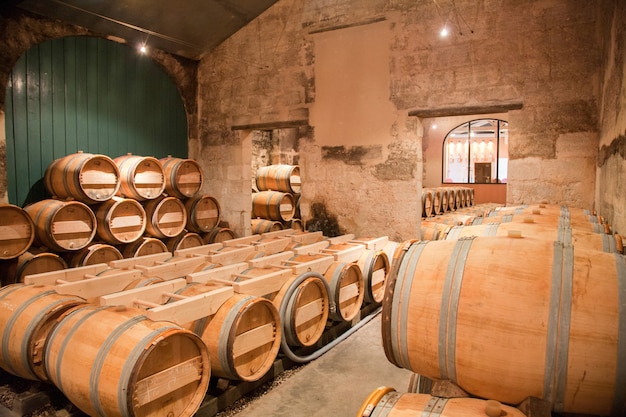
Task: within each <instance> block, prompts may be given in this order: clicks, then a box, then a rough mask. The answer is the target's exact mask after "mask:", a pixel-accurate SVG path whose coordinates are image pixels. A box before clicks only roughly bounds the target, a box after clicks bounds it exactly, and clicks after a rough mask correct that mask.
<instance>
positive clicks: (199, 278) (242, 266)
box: [186, 262, 249, 283]
mask: <svg viewBox="0 0 626 417" xmlns="http://www.w3.org/2000/svg"><path fill="white" fill-rule="evenodd" d="M248 268H249V265H248V264H247V263H245V262H239V263H236V264H231V265H224V266H220V267H217V268H212V269H207V270H205V271H200V272H194V273H191V274H187V277H186V278H187V282H199V283H205V282H209V281H214V280H230V277H231V275H233V274H238V273H240V272H241V271H243V270H246V269H248Z"/></svg>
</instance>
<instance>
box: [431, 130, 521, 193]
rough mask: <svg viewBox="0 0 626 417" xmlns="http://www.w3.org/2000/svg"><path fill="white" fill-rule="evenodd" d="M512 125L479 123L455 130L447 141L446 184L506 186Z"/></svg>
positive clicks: (444, 143) (444, 160)
mask: <svg viewBox="0 0 626 417" xmlns="http://www.w3.org/2000/svg"><path fill="white" fill-rule="evenodd" d="M508 162H509V123H508V122H506V121H504V120H499V119H478V120H472V121H470V122H466V123H463V124H462V125H460V126H457V127H455V128H454V129H452V130H451V131H450V132H449V133H448V134H447V135H446V138H445V139H444V141H443V165H442V166H443V171H442V175H443V182H444V183H463V184H468V183H470V184H473V183H476V184H496V183H506V182H507V176H508Z"/></svg>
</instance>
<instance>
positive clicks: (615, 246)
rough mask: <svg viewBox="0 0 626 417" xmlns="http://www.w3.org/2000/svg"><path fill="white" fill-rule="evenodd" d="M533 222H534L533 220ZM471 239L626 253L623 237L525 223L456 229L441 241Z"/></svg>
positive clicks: (452, 228) (448, 231)
mask: <svg viewBox="0 0 626 417" xmlns="http://www.w3.org/2000/svg"><path fill="white" fill-rule="evenodd" d="M529 220H533V218H532V217H530V218H529ZM469 236H512V237H519V238H526V237H532V238H536V239H547V240H550V241H555V240H557V241H560V242H563V243H565V244H567V245H574V246H576V247H577V248H583V249H590V250H597V251H603V252H609V253H623V251H624V246H623V242H622V238H621V236H620V235H617V234H613V235H609V234H606V233H595V232H590V231H586V230H581V229H572V228H571V227H566V226H547V225H542V224H535V223H533V222H532V221H527V222H521V223H487V224H484V223H483V224H480V225H472V226H452V227H450V228H449V229H447V231H446V233H445V235H442V236H440V239H447V240H454V239H459V238H462V237H469Z"/></svg>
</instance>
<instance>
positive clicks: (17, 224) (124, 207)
mask: <svg viewBox="0 0 626 417" xmlns="http://www.w3.org/2000/svg"><path fill="white" fill-rule="evenodd" d="M202 184H203V174H202V169H201V167H200V165H199V164H198V163H197V162H196V161H194V160H191V159H182V158H174V157H170V156H168V157H166V158H162V159H156V158H154V157H148V156H138V155H131V154H128V155H124V156H120V157H117V158H115V159H112V158H110V157H108V156H106V155H100V154H90V153H84V152H78V153H75V154H70V155H66V156H65V157H62V158H59V159H56V160H54V161H53V162H52V163H51V164H50V165H49V166H48V167H47V169H46V171H45V175H44V185H45V187H46V189H47V191H48V192H49V193H50V195H51V196H52V197H51V198H49V199H44V200H41V201H37V202H35V203H32V204H29V205H27V206H26V207H24V209H20V208H19V207H16V206H9V205H4V206H2V207H0V210H3V211H4V212H5V213H6V217H4V218H3V221H5V222H6V225H5V226H2V227H5V228H7V230H8V229H10V230H11V233H5V234H4V235H3V236H5V237H4V238H3V239H2V240H0V250H2V251H3V252H4V253H5V255H6V256H4V257H2V260H3V262H2V266H3V268H2V270H3V279H2V282H3V283H4V284H9V283H13V282H21V281H22V280H23V278H24V277H25V276H26V275H29V274H34V273H39V272H49V271H54V270H59V269H65V268H67V267H77V266H85V265H91V264H97V263H106V262H109V261H112V260H116V259H122V258H129V257H134V256H141V255H147V254H151V253H160V252H170V253H173V251H174V250H176V249H180V248H185V247H191V246H200V245H203V244H204V243H205V242H213V241H216V239H218V238H219V236H220V233H221V234H222V235H223V233H224V231H226V232H228V231H229V229H228V228H224V227H219V226H220V207H219V204H218V202H217V200H216V199H215V198H213V197H211V196H208V195H202V194H201V193H200V189H201V187H202ZM20 210H23V213H25V214H26V215H23V214H22V212H21V211H20ZM232 237H234V234H233V233H230V234H228V238H232ZM2 245H4V246H2Z"/></svg>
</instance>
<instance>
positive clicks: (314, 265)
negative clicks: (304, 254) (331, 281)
mask: <svg viewBox="0 0 626 417" xmlns="http://www.w3.org/2000/svg"><path fill="white" fill-rule="evenodd" d="M333 262H335V258H334V257H333V256H332V255H328V256H323V257H320V258H318V259H314V260H311V261H307V262H300V263H298V264H297V265H295V264H294V265H293V272H294V274H295V275H301V274H304V273H305V272H309V271H315V272H317V273H319V274H322V275H324V274H325V273H326V271H327V270H328V268H330V266H331V265H332V264H333Z"/></svg>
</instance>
